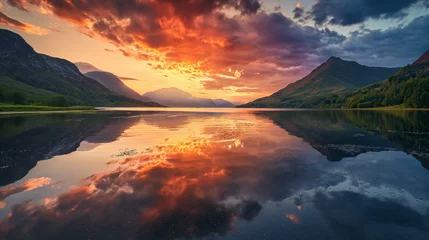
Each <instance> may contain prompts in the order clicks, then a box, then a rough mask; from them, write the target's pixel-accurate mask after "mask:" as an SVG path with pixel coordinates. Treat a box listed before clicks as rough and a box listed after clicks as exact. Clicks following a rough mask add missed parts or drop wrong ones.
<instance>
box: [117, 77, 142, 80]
mask: <svg viewBox="0 0 429 240" xmlns="http://www.w3.org/2000/svg"><path fill="white" fill-rule="evenodd" d="M119 78H120V79H121V80H124V81H140V79H137V78H132V77H119Z"/></svg>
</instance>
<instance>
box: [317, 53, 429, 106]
mask: <svg viewBox="0 0 429 240" xmlns="http://www.w3.org/2000/svg"><path fill="white" fill-rule="evenodd" d="M313 102H314V103H315V105H317V106H320V107H345V108H371V107H388V106H396V105H399V106H402V107H411V108H429V51H427V52H426V53H424V54H423V55H422V56H421V57H420V58H419V59H417V60H416V61H415V62H414V63H413V64H411V65H407V66H405V67H404V68H402V69H401V71H399V72H397V73H396V74H394V75H392V76H390V77H389V78H388V80H386V81H383V82H379V83H375V84H371V85H369V86H366V87H363V88H359V89H356V90H353V91H348V92H345V93H342V94H340V95H330V96H327V97H326V99H314V100H313Z"/></svg>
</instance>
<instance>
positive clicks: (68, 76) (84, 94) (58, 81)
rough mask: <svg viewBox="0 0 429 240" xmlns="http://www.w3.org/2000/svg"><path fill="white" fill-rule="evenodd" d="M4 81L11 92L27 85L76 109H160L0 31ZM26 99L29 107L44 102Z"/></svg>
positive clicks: (1, 72)
mask: <svg viewBox="0 0 429 240" xmlns="http://www.w3.org/2000/svg"><path fill="white" fill-rule="evenodd" d="M0 77H1V78H2V79H9V81H10V83H16V84H12V85H11V84H8V85H4V86H3V85H2V87H3V88H7V89H8V91H17V89H14V86H15V85H18V84H19V83H24V84H26V85H28V86H31V88H32V92H34V91H38V90H40V92H43V91H45V92H44V93H46V94H48V95H47V96H45V98H47V97H50V96H51V97H52V96H53V95H62V96H64V97H65V98H66V99H67V100H68V103H69V104H72V105H91V106H160V105H158V104H153V103H144V102H142V101H138V100H135V99H130V98H127V97H123V96H118V95H117V94H114V93H113V92H111V91H110V90H108V89H107V88H106V87H104V86H103V85H101V84H99V83H98V82H97V81H95V80H93V79H91V78H87V77H86V76H84V75H83V74H81V72H80V71H79V69H78V68H77V67H76V66H75V65H74V64H73V63H71V62H69V61H67V60H65V59H61V58H56V57H51V56H48V55H45V54H39V53H37V52H36V51H34V49H33V48H32V47H31V46H30V45H29V44H28V43H27V42H26V41H25V40H24V39H23V38H22V37H21V36H20V35H18V34H16V33H14V32H12V31H9V30H4V29H0ZM0 84H1V82H0ZM22 86H24V85H22ZM46 91H47V92H46ZM50 93H53V95H51V94H50ZM26 98H27V100H28V102H29V103H40V98H38V97H34V96H33V95H27V96H26Z"/></svg>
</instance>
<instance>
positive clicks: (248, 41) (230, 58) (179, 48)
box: [26, 0, 344, 92]
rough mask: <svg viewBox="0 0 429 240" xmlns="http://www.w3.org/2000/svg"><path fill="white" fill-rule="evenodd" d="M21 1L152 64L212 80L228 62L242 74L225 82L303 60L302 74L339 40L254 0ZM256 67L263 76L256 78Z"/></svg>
mask: <svg viewBox="0 0 429 240" xmlns="http://www.w3.org/2000/svg"><path fill="white" fill-rule="evenodd" d="M26 2H27V4H29V5H33V6H36V7H40V8H43V9H48V10H49V11H50V12H51V13H52V14H54V15H56V16H57V17H59V18H62V19H65V20H68V21H70V22H72V23H74V24H75V25H76V26H78V27H79V28H80V30H81V31H82V32H85V33H86V34H87V35H88V36H91V37H97V38H103V39H104V40H106V41H109V42H111V43H113V44H114V45H115V46H116V47H117V49H118V51H119V52H122V53H123V54H124V55H125V56H128V57H134V58H136V59H140V60H145V61H148V62H150V63H151V64H153V65H152V66H153V67H154V69H157V70H166V71H177V72H180V73H182V74H185V75H189V76H194V77H199V78H201V77H203V78H206V77H207V76H208V77H209V80H210V81H217V78H216V77H214V76H215V75H216V74H223V73H224V72H225V71H226V70H227V69H228V68H231V69H234V72H236V71H239V72H240V75H241V76H239V78H237V77H236V78H237V79H239V80H238V81H237V79H222V80H221V81H222V82H221V83H220V85H222V88H223V87H240V86H242V85H243V84H244V83H246V82H247V84H249V85H251V87H254V86H256V85H259V86H260V87H261V81H262V79H263V77H270V76H271V77H277V78H279V77H280V76H281V75H282V74H283V69H286V68H289V67H292V66H298V65H305V67H303V68H302V72H301V73H304V72H306V71H309V70H310V69H311V68H312V67H314V66H315V65H317V64H318V63H319V61H320V58H319V57H317V56H316V55H317V52H315V50H316V51H317V49H320V48H322V47H325V45H326V44H337V43H339V42H341V41H343V40H344V36H342V35H340V34H338V33H336V32H335V31H331V30H327V29H321V30H319V29H316V28H313V27H309V26H301V25H298V24H296V23H295V22H293V21H292V20H291V19H289V18H287V17H285V16H284V15H283V14H281V13H278V12H277V13H268V12H265V11H260V9H261V4H260V2H259V1H256V0H221V1H214V0H206V1H191V0H181V1H172V0H163V1H136V0H127V1H125V2H124V1H121V4H118V1H117V0H108V1H100V0H93V1H77V0H72V1H68V2H62V1H61V4H60V2H59V1H54V0H41V1H26ZM119 6H120V7H119ZM320 39H321V40H322V41H320ZM263 67H269V68H270V69H262V68H263ZM242 70H243V73H241V71H242ZM256 72H259V73H261V72H266V73H267V74H265V75H260V76H259V77H258V76H256V75H255V74H253V73H256ZM268 72H271V73H268ZM236 75H237V74H236ZM232 76H234V75H232ZM271 80H273V79H271ZM274 80H276V82H277V80H279V79H274ZM294 80H296V79H294ZM288 81H292V80H291V79H285V81H284V82H283V85H284V84H285V83H286V82H288ZM268 85H269V84H268ZM279 85H280V84H279ZM279 85H276V86H270V85H269V87H268V88H266V89H264V91H265V92H268V91H271V90H273V89H274V88H275V87H278V86H279ZM202 86H203V87H206V86H208V84H206V83H203V84H202ZM261 88H264V86H262V87H261Z"/></svg>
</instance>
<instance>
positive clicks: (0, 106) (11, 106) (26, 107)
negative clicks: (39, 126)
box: [0, 103, 96, 112]
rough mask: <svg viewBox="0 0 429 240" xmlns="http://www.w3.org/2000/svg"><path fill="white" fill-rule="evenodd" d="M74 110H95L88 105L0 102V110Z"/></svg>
mask: <svg viewBox="0 0 429 240" xmlns="http://www.w3.org/2000/svg"><path fill="white" fill-rule="evenodd" d="M76 110H96V109H95V108H94V107H88V106H70V107H50V106H37V105H14V104H1V103H0V112H22V111H76Z"/></svg>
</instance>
